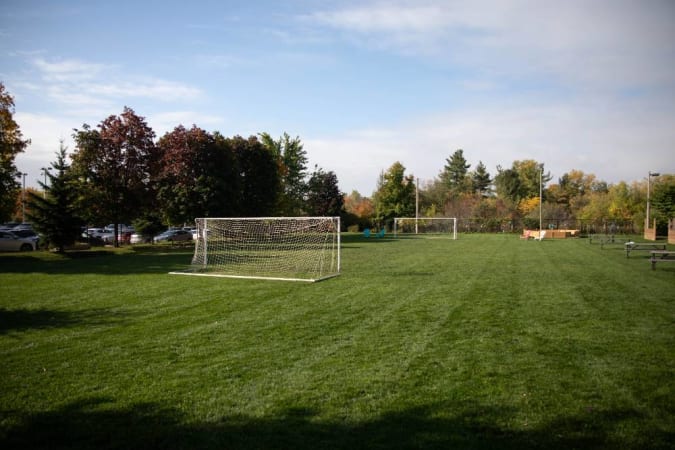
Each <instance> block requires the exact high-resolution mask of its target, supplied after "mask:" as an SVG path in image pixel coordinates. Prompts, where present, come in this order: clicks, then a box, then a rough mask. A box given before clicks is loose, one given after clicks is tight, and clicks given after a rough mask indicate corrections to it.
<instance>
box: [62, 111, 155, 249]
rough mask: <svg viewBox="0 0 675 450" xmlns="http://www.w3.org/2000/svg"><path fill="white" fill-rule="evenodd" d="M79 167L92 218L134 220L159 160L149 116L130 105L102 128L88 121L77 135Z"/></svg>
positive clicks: (76, 166) (75, 160) (75, 158)
mask: <svg viewBox="0 0 675 450" xmlns="http://www.w3.org/2000/svg"><path fill="white" fill-rule="evenodd" d="M73 137H74V139H75V142H76V146H77V147H76V151H75V153H74V154H73V169H74V170H75V172H76V173H77V175H78V177H79V180H80V188H81V189H80V192H81V195H82V198H83V199H84V201H85V203H86V204H87V205H90V207H91V210H90V212H89V217H90V218H95V219H96V220H98V221H103V222H108V221H109V222H112V223H114V224H115V245H117V236H118V232H117V231H118V230H117V228H118V227H117V224H119V223H125V222H126V223H128V222H130V221H131V220H132V219H134V218H135V216H137V215H138V214H139V211H140V210H141V209H142V206H143V204H144V202H146V201H147V200H148V199H149V198H151V197H152V195H150V194H149V187H150V186H149V182H150V178H151V175H152V174H151V172H152V169H153V163H154V162H155V161H156V159H157V155H156V153H157V152H156V147H155V144H154V137H155V133H154V131H152V129H151V128H150V127H149V126H148V125H147V124H146V122H145V119H144V118H143V117H140V116H138V115H136V113H135V112H134V111H133V110H132V109H131V108H128V107H125V108H124V111H123V112H122V114H120V115H119V116H114V115H113V116H109V117H108V118H107V119H105V120H103V121H102V122H101V123H100V124H99V125H98V130H94V129H91V128H90V127H89V126H88V125H87V124H84V125H83V127H82V129H81V130H75V134H74V135H73Z"/></svg>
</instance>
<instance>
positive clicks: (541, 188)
mask: <svg viewBox="0 0 675 450" xmlns="http://www.w3.org/2000/svg"><path fill="white" fill-rule="evenodd" d="M543 173H544V165H543V164H540V165H539V239H541V225H542V218H541V204H542V203H543V198H542V196H543V190H544V189H543V186H542V178H543V176H542V175H543Z"/></svg>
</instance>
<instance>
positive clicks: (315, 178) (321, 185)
mask: <svg viewBox="0 0 675 450" xmlns="http://www.w3.org/2000/svg"><path fill="white" fill-rule="evenodd" d="M307 188H308V189H307V213H308V214H309V215H311V216H341V215H342V214H343V212H344V194H343V193H342V192H340V188H339V187H338V179H337V176H336V175H335V173H334V172H332V171H329V172H324V171H323V169H321V168H319V167H315V168H314V172H313V173H312V176H311V177H310V178H309V181H308V183H307Z"/></svg>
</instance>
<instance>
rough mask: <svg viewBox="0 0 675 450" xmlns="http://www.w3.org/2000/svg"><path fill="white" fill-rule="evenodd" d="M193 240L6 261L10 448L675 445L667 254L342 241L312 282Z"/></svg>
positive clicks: (4, 379) (674, 339)
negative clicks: (199, 250) (215, 252)
mask: <svg viewBox="0 0 675 450" xmlns="http://www.w3.org/2000/svg"><path fill="white" fill-rule="evenodd" d="M191 256H192V254H191V251H190V250H189V249H171V248H170V247H168V246H165V247H160V246H158V247H141V248H138V249H136V250H132V249H123V250H121V251H117V252H112V251H103V252H94V253H91V254H87V253H84V254H78V255H71V256H66V257H63V256H59V255H53V254H47V253H32V254H2V255H0V448H3V449H9V448H64V449H65V448H68V449H72V448H120V449H129V448H147V449H149V448H186V449H188V448H214V449H215V448H217V449H223V448H226V449H251V448H285V449H317V448H335V449H358V448H369V449H370V448H382V449H390V448H406V449H407V448H461V449H476V448H480V449H494V448H507V449H508V448H511V449H523V448H542V449H550V448H608V449H610V448H612V449H614V448H628V449H648V448H664V449H665V448H673V442H675V264H673V265H671V264H666V263H663V264H660V265H658V266H657V269H656V270H655V271H652V270H651V267H650V264H649V261H648V258H647V257H646V253H645V252H635V253H633V254H631V257H630V258H626V256H625V253H624V252H623V250H622V248H621V247H620V246H614V247H605V248H604V249H601V248H600V246H599V245H592V244H589V243H588V241H587V240H585V239H578V240H560V241H544V242H534V241H523V240H520V239H519V238H518V236H515V235H461V236H460V237H459V239H458V240H457V241H453V240H449V239H413V238H408V239H400V240H394V239H389V238H384V239H376V238H370V239H366V238H364V237H362V236H357V235H347V236H344V237H343V254H342V274H341V275H340V276H339V277H337V278H333V279H330V280H327V281H323V282H320V283H314V284H306V283H292V282H279V281H255V280H236V279H223V278H205V277H186V276H176V275H168V274H167V272H169V271H170V270H180V269H182V268H184V267H185V266H186V265H187V264H188V263H189V261H190V259H191Z"/></svg>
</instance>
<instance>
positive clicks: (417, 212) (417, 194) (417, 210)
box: [415, 177, 420, 234]
mask: <svg viewBox="0 0 675 450" xmlns="http://www.w3.org/2000/svg"><path fill="white" fill-rule="evenodd" d="M419 216H420V179H419V177H418V178H417V184H416V185H415V234H417V219H418V218H419Z"/></svg>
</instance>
